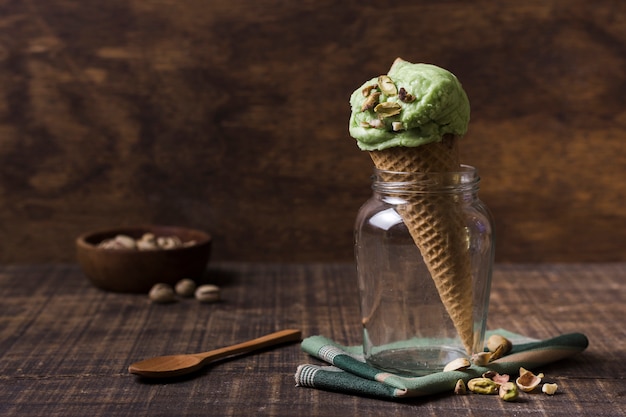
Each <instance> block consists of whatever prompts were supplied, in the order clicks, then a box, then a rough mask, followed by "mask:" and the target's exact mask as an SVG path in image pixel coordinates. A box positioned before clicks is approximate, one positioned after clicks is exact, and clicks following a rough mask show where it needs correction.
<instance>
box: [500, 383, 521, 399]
mask: <svg viewBox="0 0 626 417" xmlns="http://www.w3.org/2000/svg"><path fill="white" fill-rule="evenodd" d="M498 394H499V396H500V398H502V399H503V400H504V401H515V400H516V399H517V397H519V391H518V390H517V385H515V383H514V382H505V383H504V384H502V385H500V388H499V390H498Z"/></svg>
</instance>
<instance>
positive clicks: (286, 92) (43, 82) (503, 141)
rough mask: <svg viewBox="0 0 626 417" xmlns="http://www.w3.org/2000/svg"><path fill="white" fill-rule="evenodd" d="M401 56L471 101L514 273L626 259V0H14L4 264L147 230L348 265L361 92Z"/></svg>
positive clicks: (278, 257)
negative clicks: (128, 229) (88, 238)
mask: <svg viewBox="0 0 626 417" xmlns="http://www.w3.org/2000/svg"><path fill="white" fill-rule="evenodd" d="M397 56H401V57H403V58H404V59H407V60H409V61H414V62H430V63H434V64H437V65H440V66H442V67H445V68H448V69H450V70H451V71H453V72H454V73H455V74H456V75H457V76H458V77H459V79H460V80H461V81H462V83H463V85H464V86H465V88H466V90H467V92H468V95H469V97H470V100H471V103H472V123H471V127H470V131H469V133H468V135H467V136H466V138H465V139H464V140H463V143H462V153H463V157H464V161H465V162H466V163H468V164H472V165H475V166H477V167H478V168H479V170H480V172H481V173H482V178H483V181H482V189H481V196H482V199H483V200H484V201H485V202H486V203H487V205H488V206H489V207H490V208H491V210H492V211H493V213H494V216H495V218H496V225H497V232H498V243H497V259H498V260H499V261H501V262H505V261H507V262H508V261H512V262H525V261H613V260H621V261H625V260H626V250H625V248H626V244H625V243H626V209H625V208H624V207H625V206H626V181H625V180H624V176H625V175H626V155H625V154H624V140H625V138H626V107H625V102H626V3H624V2H623V1H622V0H598V1H594V2H589V1H586V0H541V1H537V0H531V1H518V0H508V1H500V2H492V1H488V0H479V1H474V2H465V1H452V0H450V1H437V2H434V1H426V0H422V1H399V2H398V1H396V2H364V1H355V0H348V1H334V0H332V1H331V0H315V1H310V0H302V1H287V0H283V1H270V0H256V1H250V0H107V1H101V0H81V1H75V0H0V232H1V233H2V239H0V261H1V262H47V261H71V260H73V259H74V250H73V239H74V238H75V236H76V235H78V234H79V233H81V232H83V231H85V230H89V229H94V228H102V227H108V226H112V225H122V224H123V225H128V224H135V223H146V222H150V223H167V224H178V225H188V226H196V227H199V228H203V229H206V230H208V231H210V232H212V233H213V234H214V236H215V246H214V259H215V260H246V261H315V260H351V259H352V226H353V221H354V218H355V214H356V211H357V210H358V208H359V206H360V204H361V203H362V202H363V201H365V199H366V198H367V197H368V196H369V193H370V190H369V175H370V170H371V162H370V160H369V158H368V156H367V154H365V153H362V152H360V151H359V150H358V149H357V147H356V145H355V144H354V141H353V140H352V139H351V138H350V137H349V135H348V133H347V120H348V116H349V106H348V97H349V95H350V93H351V92H352V91H353V90H354V89H355V88H356V87H358V86H359V85H360V84H361V83H362V82H363V81H365V80H366V79H369V78H370V77H372V76H375V75H378V74H381V73H385V72H386V71H387V69H388V67H389V65H390V64H391V63H392V61H393V60H394V59H395V58H396V57H397Z"/></svg>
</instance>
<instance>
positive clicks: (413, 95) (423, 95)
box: [350, 58, 470, 151]
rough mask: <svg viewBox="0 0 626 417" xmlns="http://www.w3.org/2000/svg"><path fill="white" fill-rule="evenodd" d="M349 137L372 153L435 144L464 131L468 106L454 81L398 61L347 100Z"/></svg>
mask: <svg viewBox="0 0 626 417" xmlns="http://www.w3.org/2000/svg"><path fill="white" fill-rule="evenodd" d="M350 106H351V108H352V114H351V116H350V135H351V136H352V137H353V138H355V139H356V140H357V144H358V146H359V148H361V149H362V150H365V151H374V150H382V149H387V148H391V147H394V146H406V147H415V146H420V145H425V144H427V143H431V142H438V141H440V140H441V138H442V137H443V136H444V135H446V134H452V135H457V136H461V135H464V134H465V132H467V126H468V124H469V118H470V105H469V100H468V98H467V94H465V91H464V90H463V87H462V86H461V83H460V82H459V80H458V79H457V78H456V77H455V76H454V74H452V73H451V72H449V71H446V70H445V69H443V68H439V67H437V66H435V65H430V64H412V63H410V62H407V61H403V60H402V59H400V58H398V59H396V61H395V62H394V64H393V66H392V67H391V69H390V70H389V73H388V74H387V75H381V76H380V77H377V78H373V79H371V80H369V81H367V82H366V83H365V84H363V85H362V86H361V87H360V88H359V89H357V90H356V91H355V92H354V93H352V95H351V96H350Z"/></svg>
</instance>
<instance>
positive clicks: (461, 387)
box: [454, 379, 467, 395]
mask: <svg viewBox="0 0 626 417" xmlns="http://www.w3.org/2000/svg"><path fill="white" fill-rule="evenodd" d="M454 393H455V394H457V395H464V394H467V387H466V386H465V382H464V381H463V380H462V379H459V380H458V381H456V385H455V386H454Z"/></svg>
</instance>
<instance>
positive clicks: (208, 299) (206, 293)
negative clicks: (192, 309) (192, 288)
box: [195, 284, 220, 303]
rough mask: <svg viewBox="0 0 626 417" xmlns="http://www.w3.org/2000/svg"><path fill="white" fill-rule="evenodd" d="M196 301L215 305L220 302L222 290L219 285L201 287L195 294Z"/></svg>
mask: <svg viewBox="0 0 626 417" xmlns="http://www.w3.org/2000/svg"><path fill="white" fill-rule="evenodd" d="M195 297H196V300H198V301H200V302H202V303H215V302H217V301H219V300H220V288H219V287H218V286H217V285H211V284H206V285H200V286H199V287H198V288H197V289H196V292H195Z"/></svg>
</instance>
